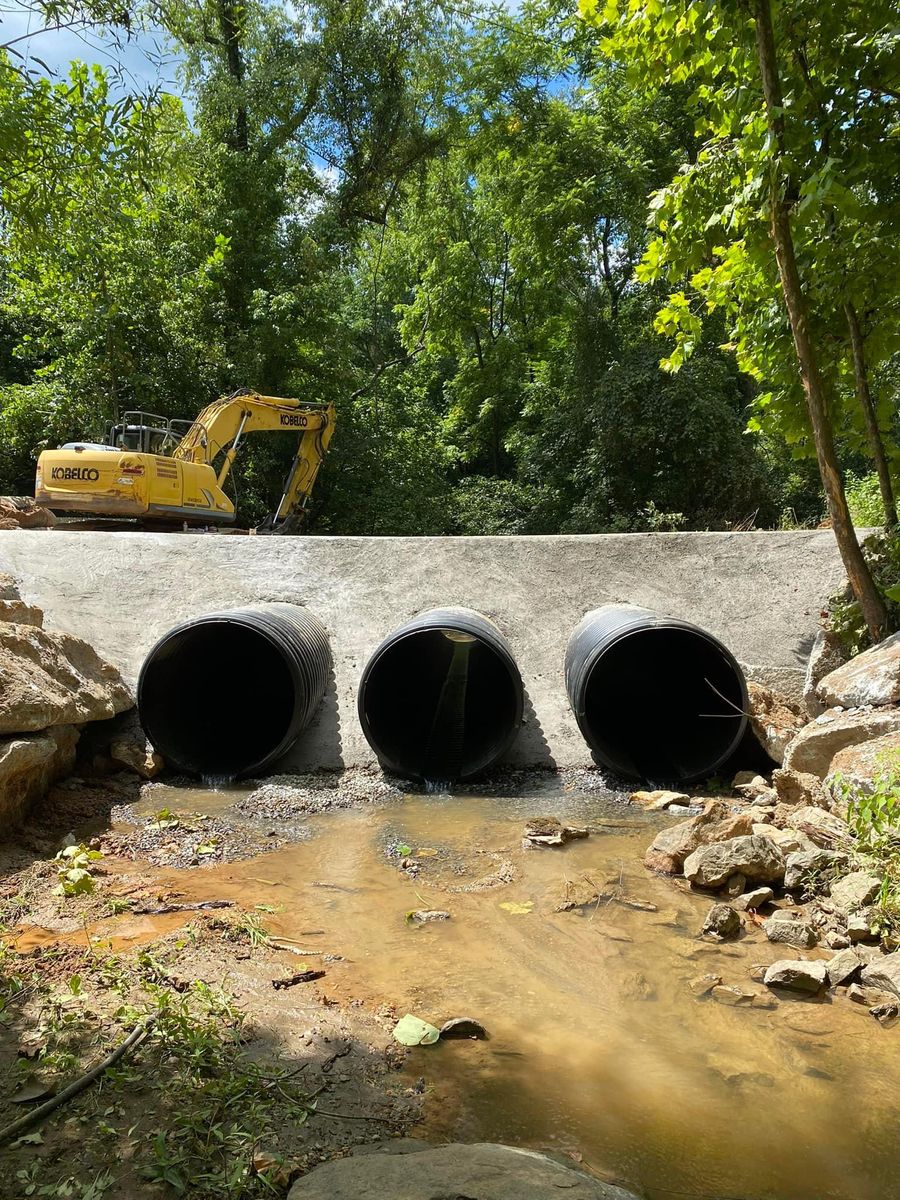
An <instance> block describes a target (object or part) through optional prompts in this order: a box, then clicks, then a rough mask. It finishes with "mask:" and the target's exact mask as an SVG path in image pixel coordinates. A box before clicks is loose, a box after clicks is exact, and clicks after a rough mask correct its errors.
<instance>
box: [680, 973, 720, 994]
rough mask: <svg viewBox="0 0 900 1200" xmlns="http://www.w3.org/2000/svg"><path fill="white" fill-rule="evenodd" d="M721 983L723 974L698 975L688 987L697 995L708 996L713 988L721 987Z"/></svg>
mask: <svg viewBox="0 0 900 1200" xmlns="http://www.w3.org/2000/svg"><path fill="white" fill-rule="evenodd" d="M721 983H722V976H721V975H698V976H697V977H696V979H692V980H691V981H690V982H689V983H688V987H689V988H690V989H691V992H692V993H693V994H694V995H695V996H708V995H709V993H710V992H711V991H712V990H713V988H715V987H719V986H720V985H721Z"/></svg>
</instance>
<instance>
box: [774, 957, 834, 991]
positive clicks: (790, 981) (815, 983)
mask: <svg viewBox="0 0 900 1200" xmlns="http://www.w3.org/2000/svg"><path fill="white" fill-rule="evenodd" d="M827 982H828V965H827V963H824V962H820V961H812V960H807V959H802V958H781V959H779V960H778V962H774V963H772V965H771V966H770V967H768V968H767V969H766V973H765V975H763V983H764V984H765V985H766V987H778V988H787V990H788V991H791V992H807V993H809V994H811V995H815V994H816V993H817V992H819V991H820V990H821V989H822V988H823V987H824V986H825V984H826V983H827Z"/></svg>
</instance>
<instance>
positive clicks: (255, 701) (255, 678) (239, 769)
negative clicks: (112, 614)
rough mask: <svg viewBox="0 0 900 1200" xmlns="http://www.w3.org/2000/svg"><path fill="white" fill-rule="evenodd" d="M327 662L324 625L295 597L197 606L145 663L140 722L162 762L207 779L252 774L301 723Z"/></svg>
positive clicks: (321, 686)
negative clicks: (205, 608) (210, 608)
mask: <svg viewBox="0 0 900 1200" xmlns="http://www.w3.org/2000/svg"><path fill="white" fill-rule="evenodd" d="M330 663H331V656H330V651H329V647H328V634H327V633H326V631H325V626H324V625H323V624H322V623H321V621H319V619H318V618H317V617H314V616H313V615H312V613H309V612H306V611H305V609H302V608H298V607H297V606H296V605H294V604H255V605H253V606H252V607H248V608H235V609H230V610H227V611H224V612H212V613H205V614H204V615H203V616H202V617H195V618H194V619H193V620H191V621H185V622H184V623H183V624H182V625H176V626H175V628H174V629H170V630H169V632H168V633H167V634H165V635H164V636H163V637H162V638H160V640H159V641H158V642H157V643H156V645H155V646H154V647H153V649H152V650H151V651H150V653H149V654H148V655H147V657H146V659H145V660H144V665H143V667H142V668H141V674H140V678H139V679H138V692H137V699H138V711H139V713H140V719H141V724H142V725H143V727H144V730H145V732H146V734H147V737H148V738H149V739H150V741H151V742H152V744H153V745H154V746H155V747H156V749H157V750H158V751H159V753H160V754H161V755H162V756H163V757H164V758H165V760H166V762H167V763H169V764H170V765H171V766H174V767H178V768H179V769H180V770H182V771H187V772H188V773H190V774H192V775H201V776H203V777H204V778H206V779H217V780H228V779H237V778H240V777H241V776H245V775H251V774H253V773H254V772H260V771H262V770H263V769H264V768H265V767H268V766H269V765H271V764H272V763H273V762H275V761H276V759H278V758H280V757H281V755H282V754H284V753H285V752H286V751H287V750H288V749H290V747H291V746H292V745H293V743H294V742H295V741H296V739H297V737H298V736H299V734H300V733H301V731H302V730H303V729H304V728H305V727H306V726H307V725H308V724H309V722H310V720H311V719H312V716H313V713H314V712H315V711H316V709H317V708H318V706H319V703H320V701H321V699H322V696H323V695H324V692H325V685H326V683H327V681H328V675H329V668H330Z"/></svg>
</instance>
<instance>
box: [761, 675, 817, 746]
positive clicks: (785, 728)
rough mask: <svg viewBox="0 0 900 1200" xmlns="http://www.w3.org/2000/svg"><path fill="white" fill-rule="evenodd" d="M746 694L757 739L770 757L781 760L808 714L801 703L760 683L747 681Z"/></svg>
mask: <svg viewBox="0 0 900 1200" xmlns="http://www.w3.org/2000/svg"><path fill="white" fill-rule="evenodd" d="M747 697H748V699H749V701H750V726H751V728H752V729H753V732H754V733H755V734H756V737H757V740H758V741H759V743H760V745H761V746H762V747H763V749H764V750H765V751H766V753H767V754H768V755H769V757H770V758H773V759H774V760H775V762H777V763H782V762H783V761H784V752H785V750H786V749H787V747H788V745H789V743H790V742H791V740H792V739H793V738H795V737H796V736H797V734H798V733H799V732H800V730H801V729H802V728H803V726H804V725H805V724H806V722H807V720H808V717H807V716H806V713H805V712H804V711H803V708H802V707H801V705H799V704H798V703H796V702H795V701H793V700H790V699H788V697H787V696H782V695H780V694H779V693H778V692H775V691H773V690H772V689H771V688H768V687H764V686H763V685H762V684H761V683H752V682H750V683H748V684H747Z"/></svg>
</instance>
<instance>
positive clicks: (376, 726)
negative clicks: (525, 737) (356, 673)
mask: <svg viewBox="0 0 900 1200" xmlns="http://www.w3.org/2000/svg"><path fill="white" fill-rule="evenodd" d="M523 707H524V699H523V692H522V680H521V677H520V676H519V670H518V667H517V666H516V663H515V659H514V658H513V656H512V653H511V651H510V649H509V646H508V645H507V643H506V639H505V638H504V637H503V635H502V634H501V633H500V631H499V629H497V627H496V626H495V625H494V624H492V622H490V621H489V620H488V619H487V618H486V617H484V616H482V615H481V613H477V612H473V611H472V610H471V609H466V608H441V609H433V610H431V611H430V612H426V613H422V614H421V616H418V617H415V618H414V619H413V620H412V621H408V622H407V623H406V624H405V625H401V626H400V627H399V629H395V630H394V632H393V633H392V634H390V635H389V636H388V637H387V638H385V640H384V641H383V642H382V643H381V645H380V646H379V647H378V649H377V650H376V651H375V653H374V654H373V655H372V657H371V658H370V659H369V661H368V663H367V664H366V667H365V670H364V671H363V675H362V679H361V681H360V685H359V696H358V708H359V720H360V724H361V725H362V729H363V733H364V734H365V736H366V740H367V741H368V743H369V745H370V746H371V747H372V749H373V750H374V751H375V753H376V754H377V755H378V759H379V761H380V762H381V763H382V765H383V766H384V767H386V768H387V769H388V770H391V771H394V772H395V773H396V774H398V775H403V776H405V777H407V778H411V779H419V780H424V781H426V782H430V783H441V782H444V783H452V782H455V781H457V780H462V779H470V778H472V777H473V776H475V775H477V774H479V773H480V772H481V771H484V770H485V769H486V768H487V767H489V766H491V764H492V763H495V762H496V761H497V760H498V759H499V758H500V757H501V755H503V754H504V753H505V752H506V750H508V749H509V747H510V745H511V744H512V742H513V739H514V738H515V736H516V733H517V732H518V729H519V726H520V725H521V723H522V712H523Z"/></svg>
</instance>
